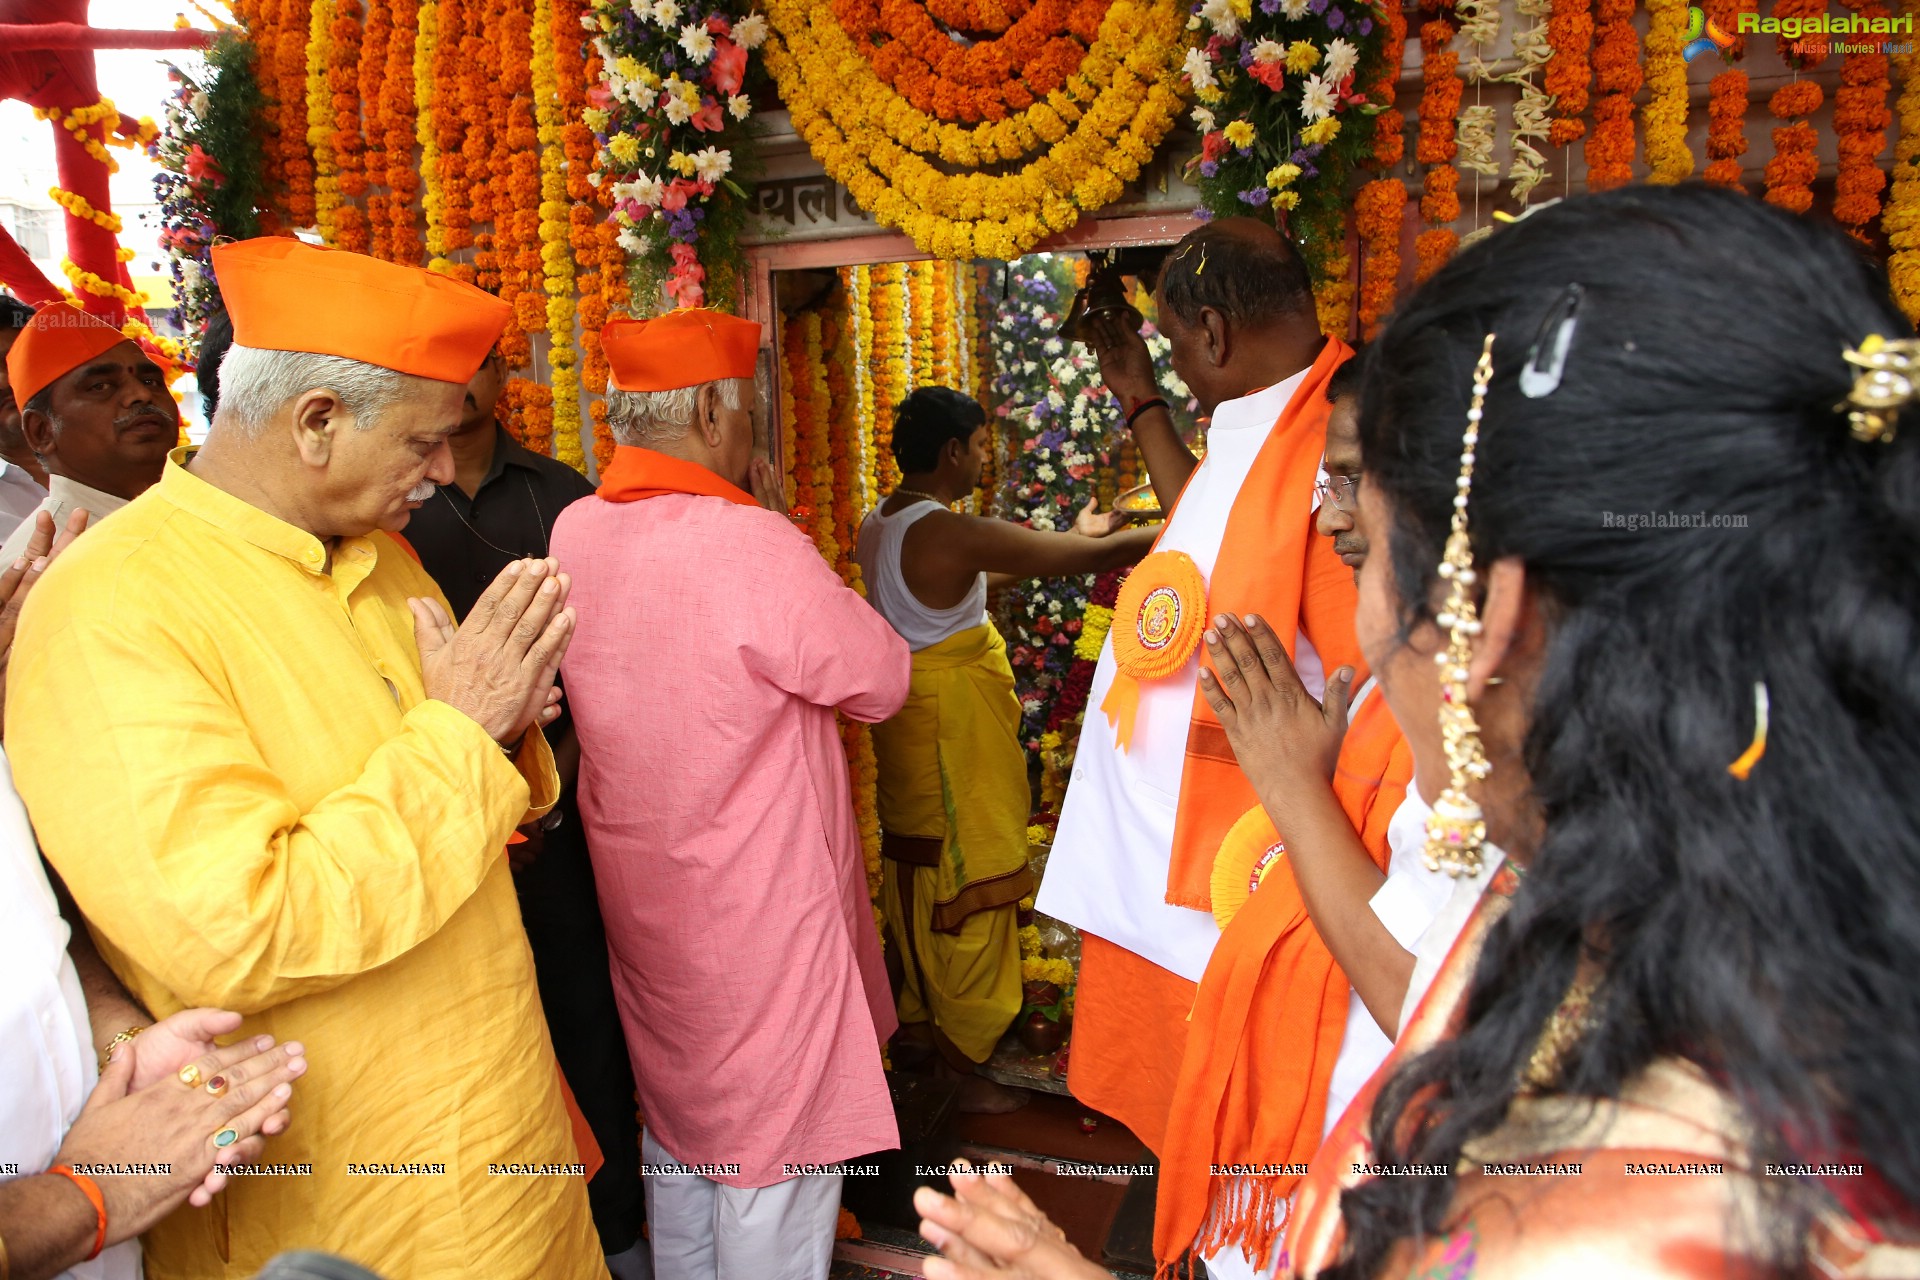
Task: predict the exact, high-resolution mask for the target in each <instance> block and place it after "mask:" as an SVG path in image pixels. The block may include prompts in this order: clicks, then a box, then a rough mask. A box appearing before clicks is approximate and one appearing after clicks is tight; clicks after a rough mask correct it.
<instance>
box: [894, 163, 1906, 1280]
mask: <svg viewBox="0 0 1920 1280" xmlns="http://www.w3.org/2000/svg"><path fill="white" fill-rule="evenodd" d="M1910 335H1911V330H1910V327H1909V326H1908V325H1907V323H1906V321H1905V320H1904V319H1903V318H1902V317H1901V316H1900V314H1899V313H1898V311H1897V310H1895V308H1894V307H1893V306H1892V304H1891V302H1890V301H1889V299H1888V296H1887V287H1886V281H1885V277H1884V275H1883V274H1882V273H1881V272H1880V271H1879V270H1878V269H1877V268H1875V267H1873V266H1872V265H1870V264H1869V263H1868V262H1867V261H1866V260H1865V259H1864V258H1863V257H1862V256H1861V255H1860V254H1859V252H1858V251H1857V250H1856V248H1855V247H1854V246H1853V245H1852V244H1851V243H1850V242H1848V241H1847V240H1845V239H1844V238H1843V237H1841V236H1840V235H1838V234H1836V233H1833V232H1831V231H1828V230H1824V229H1821V228H1818V227H1815V226H1813V225H1811V224H1809V223H1806V222H1803V221H1801V220H1798V219H1795V218H1793V217H1790V216H1788V215H1786V214H1784V213H1782V212H1780V211H1778V210H1775V209H1772V208H1770V207H1768V206H1766V205H1764V204H1762V203H1760V202H1758V201H1755V200H1752V199H1749V198H1747V197H1744V196H1741V195H1738V194H1733V193H1728V192H1725V191H1721V190H1718V189H1715V188H1710V187H1704V186H1686V187H1676V188H1629V189H1623V190H1620V191H1616V192H1611V193H1608V194H1606V195H1600V196H1593V197H1587V198H1579V199H1574V200H1569V201H1566V202H1563V203H1562V204H1560V205H1558V206H1556V207H1554V208H1552V209H1549V210H1546V211H1544V212H1542V213H1540V214H1538V215H1536V216H1534V217H1531V218H1528V219H1525V220H1524V221H1522V222H1521V223H1519V224H1517V225H1515V226H1513V227H1510V228H1508V229H1506V230H1503V231H1500V232H1498V233H1496V234H1495V235H1494V236H1492V237H1490V238H1489V239H1488V240H1486V241H1485V242H1483V243H1480V244H1478V245H1475V246H1472V247H1470V248H1469V249H1467V250H1466V251H1464V252H1462V253H1461V254H1460V255H1459V256H1458V257H1457V258H1455V259H1454V260H1453V262H1452V263H1450V264H1449V265H1448V266H1447V267H1446V268H1445V269H1444V270H1443V271H1441V272H1440V273H1439V274H1437V275H1436V276H1435V277H1434V278H1433V279H1432V280H1431V281H1429V282H1428V283H1427V284H1426V285H1425V286H1424V287H1422V288H1421V289H1420V290H1419V291H1418V292H1417V293H1415V294H1414V295H1413V296H1412V297H1411V298H1409V299H1408V301H1407V303H1406V305H1405V306H1404V308H1403V309H1402V310H1401V311H1400V312H1399V313H1397V314H1396V315H1395V316H1394V318H1393V320H1392V321H1391V323H1390V324H1389V325H1388V327H1387V328H1386V330H1385V331H1384V332H1383V333H1382V334H1381V336H1380V338H1379V340H1378V341H1377V342H1376V343H1375V344H1374V345H1373V347H1372V349H1371V350H1370V352H1369V355H1368V365H1367V371H1366V377H1365V381H1364V385H1363V389H1362V392H1361V410H1360V413H1361V435H1362V442H1363V459H1364V467H1365V475H1364V480H1363V483H1362V490H1361V496H1360V503H1359V506H1360V520H1361V523H1362V525H1363V526H1364V529H1365V532H1366V533H1367V535H1368V537H1369V538H1370V540H1371V543H1372V554H1371V555H1370V556H1369V558H1368V560H1367V563H1366V567H1365V569H1364V570H1363V572H1362V577H1361V589H1360V610H1359V616H1358V620H1357V631H1358V634H1359V637H1360V641H1361V645H1362V648H1363V649H1364V650H1365V653H1366V656H1367V659H1368V661H1369V664H1370V665H1371V667H1372V669H1373V670H1374V672H1375V673H1376V675H1377V676H1378V678H1379V680H1380V682H1381V687H1382V690H1383V692H1384V693H1385V695H1386V696H1387V698H1388V700H1389V702H1390V704H1391V705H1392V707H1393V710H1394V713H1395V715H1396V717H1397V718H1398V719H1399V721H1400V723H1401V725H1402V726H1403V728H1404V729H1405V730H1406V732H1407V735H1408V738H1409V740H1410V741H1411V743H1412V745H1413V748H1414V753H1415V757H1416V762H1417V765H1416V778H1417V782H1418V784H1419V786H1420V788H1421V791H1422V793H1423V795H1425V796H1426V797H1427V798H1428V799H1429V800H1431V801H1433V803H1434V807H1435V809H1436V812H1437V814H1438V818H1437V820H1436V823H1435V824H1434V826H1433V828H1432V830H1431V835H1432V838H1433V840H1434V842H1435V847H1434V852H1435V855H1436V857H1438V858H1439V859H1440V860H1441V861H1442V862H1443V863H1451V864H1453V865H1454V866H1455V867H1458V868H1460V869H1463V870H1465V869H1471V867H1472V865H1473V864H1474V863H1475V862H1476V861H1477V860H1478V858H1479V857H1483V856H1486V855H1485V853H1484V851H1483V849H1482V848H1481V847H1480V846H1482V845H1495V846H1498V848H1499V849H1500V850H1502V851H1504V852H1505V853H1506V854H1507V855H1508V858H1507V862H1506V864H1505V866H1504V867H1503V868H1502V869H1501V871H1500V873H1498V874H1496V875H1495V877H1494V881H1493V884H1492V886H1491V887H1490V889H1489V891H1488V893H1487V895H1486V896H1485V898H1484V899H1483V900H1482V903H1481V905H1480V907H1479V908H1478V910H1477V911H1476V912H1475V914H1474V916H1473V918H1472V919H1471V920H1470V921H1469V922H1468V924H1467V927H1466V929H1465V931H1464V932H1463V934H1462V936H1461V940H1460V942H1459V944H1457V945H1456V947H1455V949H1454V951H1453V954H1452V955H1451V956H1450V958H1449V959H1448V961H1447V963H1446V964H1445V965H1444V966H1443V967H1442V969H1441V971H1440V974H1439V976H1438V978H1437V979H1436V980H1435V982H1434V985H1433V987H1432V989H1431V990H1430V992H1429V993H1428V995H1427V998H1426V1000H1425V1001H1424V1002H1423V1004H1422V1005H1421V1007H1420V1009H1419V1010H1418V1011H1417V1012H1416V1013H1415V1014H1414V1015H1413V1016H1412V1018H1411V1019H1410V1020H1409V1021H1408V1024H1407V1025H1406V1026H1404V1027H1403V1029H1402V1036H1401V1041H1400V1044H1399V1045H1398V1047H1397V1048H1396V1050H1395V1055H1394V1057H1393V1058H1391V1059H1389V1061H1388V1063H1387V1065H1386V1066H1385V1067H1383V1068H1382V1070H1381V1072H1380V1074H1379V1075H1377V1076H1376V1077H1375V1079H1374V1081H1373V1083H1372V1084H1371V1085H1370V1086H1369V1089H1368V1091H1367V1092H1366V1093H1363V1094H1362V1095H1361V1097H1360V1099H1359V1100H1357V1101H1356V1103H1355V1105H1354V1107H1353V1108H1351V1109H1350V1110H1349V1112H1348V1113H1347V1115H1346V1117H1345V1118H1344V1119H1343V1120H1342V1121H1341V1123H1340V1124H1339V1125H1338V1126H1337V1127H1336V1128H1335V1130H1334V1132H1333V1134H1332V1136H1331V1137H1330V1138H1329V1140H1328V1144H1327V1145H1326V1146H1325V1147H1323V1148H1322V1150H1321V1152H1320V1155H1319V1156H1318V1157H1317V1158H1316V1161H1315V1164H1314V1172H1313V1174H1312V1176H1310V1177H1309V1179H1308V1180H1307V1183H1306V1185H1305V1186H1304V1187H1303V1189H1302V1192H1301V1198H1300V1201H1299V1203H1298V1204H1297V1206H1296V1210H1295V1213H1294V1216H1293V1221H1292V1223H1291V1226H1290V1234H1289V1239H1288V1253H1287V1257H1286V1258H1285V1260H1284V1266H1285V1268H1286V1269H1287V1270H1289V1271H1291V1273H1293V1274H1297V1275H1302V1276H1314V1277H1326V1278H1328V1280H1333V1278H1335V1277H1338V1278H1340V1280H1348V1278H1365V1280H1375V1278H1376V1277H1392V1278H1393V1280H1400V1278H1402V1277H1421V1278H1423V1280H1424V1278H1426V1277H1444V1278H1445V1280H1467V1278H1468V1277H1476V1278H1481V1280H1484V1278H1488V1277H1502V1278H1505V1277H1545V1276H1589V1275H1591V1276H1601V1275H1623V1274H1632V1275H1643V1276H1661V1277H1685V1278H1687V1280H1693V1278H1695V1277H1707V1276H1714V1277H1721V1276H1783V1277H1784V1276H1802V1275H1861V1276H1864V1275H1920V1229H1917V1222H1920V1214H1917V1213H1916V1206H1917V1205H1920V786H1916V784H1915V778H1916V777H1917V776H1920V664H1917V663H1916V662H1915V654H1916V651H1920V407H1914V408H1912V409H1911V410H1910V411H1907V412H1906V413H1905V414H1904V420H1903V410H1904V409H1906V406H1907V402H1908V401H1909V400H1910V399H1913V398H1916V397H1915V386H1914V383H1913V381H1912V379H1913V378H1916V377H1920V368H1916V366H1920V355H1916V349H1915V348H1914V347H1912V346H1908V345H1905V343H1906V342H1907V341H1910ZM961 1182H962V1186H961V1193H962V1195H961V1201H959V1202H954V1201H949V1200H936V1199H933V1198H931V1193H928V1192H923V1193H922V1197H923V1200H922V1206H921V1207H922V1212H923V1213H924V1214H926V1216H927V1217H928V1219H929V1223H928V1226H929V1228H930V1231H931V1234H930V1236H929V1238H930V1239H932V1240H933V1241H934V1243H935V1244H937V1245H941V1246H942V1247H943V1249H944V1250H945V1251H946V1252H947V1253H948V1255H949V1258H950V1259H951V1260H952V1263H953V1265H948V1263H947V1262H946V1260H942V1261H941V1262H940V1264H939V1265H930V1266H929V1268H928V1275H929V1277H930V1278H931V1280H945V1278H946V1277H965V1278H967V1280H971V1278H973V1277H984V1276H991V1275H1021V1274H1026V1275H1030V1276H1036V1277H1068V1276H1077V1275H1079V1274H1082V1273H1081V1272H1078V1271H1076V1270H1074V1268H1075V1267H1076V1266H1083V1265H1085V1264H1084V1263H1082V1262H1081V1261H1080V1260H1079V1259H1078V1258H1077V1257H1073V1256H1071V1255H1070V1251H1069V1250H1067V1249H1066V1248H1065V1247H1064V1245H1063V1244H1062V1243H1060V1242H1059V1241H1058V1240H1057V1238H1056V1237H1055V1236H1054V1235H1053V1234H1052V1233H1049V1232H1048V1231H1047V1230H1046V1225H1045V1223H1044V1219H1040V1218H1039V1217H1038V1215H1037V1214H1036V1213H1034V1212H1032V1210H1031V1205H1030V1204H1029V1203H1025V1202H1024V1198H1023V1197H1019V1196H1018V1195H1017V1193H1016V1192H1014V1191H1013V1190H1012V1188H1011V1186H1010V1184H1005V1183H999V1182H996V1181H993V1180H987V1181H981V1180H978V1179H962V1180H961Z"/></svg>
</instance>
